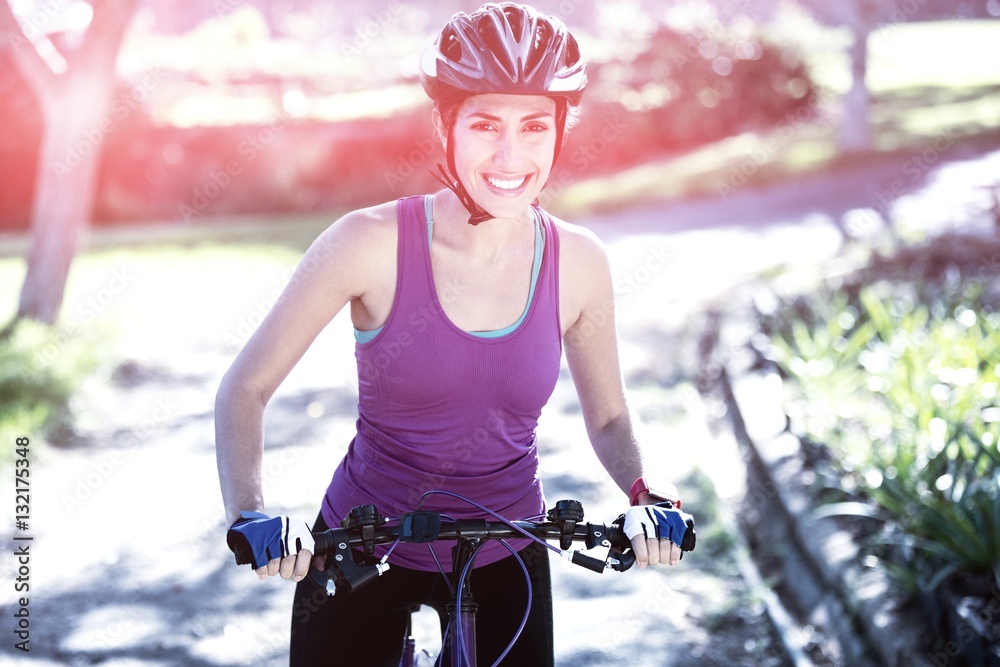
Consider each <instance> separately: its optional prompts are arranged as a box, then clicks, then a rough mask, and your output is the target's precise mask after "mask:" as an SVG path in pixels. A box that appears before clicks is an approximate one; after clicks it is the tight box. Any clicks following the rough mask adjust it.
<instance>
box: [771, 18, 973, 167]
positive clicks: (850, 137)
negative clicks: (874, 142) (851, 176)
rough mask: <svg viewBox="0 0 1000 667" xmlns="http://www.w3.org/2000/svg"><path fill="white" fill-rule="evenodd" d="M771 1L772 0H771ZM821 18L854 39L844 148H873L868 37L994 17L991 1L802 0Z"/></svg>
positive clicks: (843, 126) (843, 124)
mask: <svg viewBox="0 0 1000 667" xmlns="http://www.w3.org/2000/svg"><path fill="white" fill-rule="evenodd" d="M768 2H770V0H768ZM798 2H799V4H801V5H802V6H803V7H805V8H806V9H807V10H808V11H809V12H810V13H811V14H812V15H813V16H815V17H816V19H817V20H818V21H820V22H821V23H824V24H826V25H832V26H844V27H846V28H847V29H848V30H849V31H850V32H851V33H852V36H853V38H854V41H853V42H852V43H851V45H850V47H849V48H848V56H849V59H850V69H851V88H850V90H849V91H848V92H847V94H846V95H845V97H844V112H843V116H842V118H841V123H840V131H839V134H838V146H839V148H840V149H841V150H843V151H863V150H868V149H870V148H871V131H870V126H869V120H868V112H869V108H870V106H871V95H870V93H869V91H868V86H867V84H866V83H865V75H866V74H867V72H868V38H869V36H870V35H871V34H872V33H873V32H874V31H875V30H877V29H878V28H882V27H884V26H887V25H892V24H898V23H906V22H915V21H935V20H942V19H955V18H964V19H974V18H990V17H991V14H990V12H989V7H988V5H989V2H988V0H960V1H957V2H956V0H906V2H898V1H896V0H846V1H842V2H830V1H829V0H798Z"/></svg>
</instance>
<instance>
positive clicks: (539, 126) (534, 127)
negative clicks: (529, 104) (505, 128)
mask: <svg viewBox="0 0 1000 667" xmlns="http://www.w3.org/2000/svg"><path fill="white" fill-rule="evenodd" d="M548 129H549V126H548V125H546V124H545V123H539V122H531V123H528V124H527V125H525V127H524V131H525V132H531V133H537V132H547V131H548Z"/></svg>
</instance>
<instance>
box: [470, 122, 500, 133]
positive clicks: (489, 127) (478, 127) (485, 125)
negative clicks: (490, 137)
mask: <svg viewBox="0 0 1000 667" xmlns="http://www.w3.org/2000/svg"><path fill="white" fill-rule="evenodd" d="M472 129H473V130H475V131H476V132H496V129H497V128H496V125H494V124H493V123H492V122H491V121H488V120H483V121H479V122H478V123H473V125H472Z"/></svg>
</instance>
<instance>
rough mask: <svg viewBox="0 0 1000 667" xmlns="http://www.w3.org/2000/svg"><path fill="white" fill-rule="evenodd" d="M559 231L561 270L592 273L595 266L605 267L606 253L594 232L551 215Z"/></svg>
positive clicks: (606, 262) (606, 261) (606, 263)
mask: <svg viewBox="0 0 1000 667" xmlns="http://www.w3.org/2000/svg"><path fill="white" fill-rule="evenodd" d="M552 220H553V221H554V222H555V224H556V229H557V230H558V231H559V257H560V264H561V270H562V271H563V272H566V271H570V272H573V273H581V274H586V273H593V272H594V269H595V268H597V267H607V265H608V253H607V249H606V248H605V246H604V243H603V242H602V241H601V239H599V238H598V237H597V235H596V234H594V232H592V231H591V230H589V229H587V228H586V227H581V226H580V225H575V224H572V223H569V222H566V221H565V220H560V219H559V218H556V217H554V216H553V218H552Z"/></svg>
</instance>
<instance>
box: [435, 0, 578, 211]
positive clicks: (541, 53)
mask: <svg viewBox="0 0 1000 667" xmlns="http://www.w3.org/2000/svg"><path fill="white" fill-rule="evenodd" d="M420 82H421V84H422V85H423V87H424V91H425V92H426V93H427V95H428V96H429V97H430V98H431V99H432V100H434V101H435V102H440V101H442V100H447V99H450V100H458V99H462V98H464V97H468V96H471V95H483V94H487V93H504V94H515V95H545V96H546V97H551V98H553V99H555V101H556V146H555V154H554V155H553V158H552V161H553V163H555V160H556V159H557V158H558V157H559V148H560V146H561V144H562V138H563V133H564V131H565V126H566V117H567V114H568V107H569V106H570V105H572V106H577V105H578V104H579V103H580V98H581V97H582V96H583V91H584V89H585V88H586V87H587V70H586V64H585V63H584V61H583V58H582V57H581V56H580V48H579V46H578V44H577V42H576V39H575V38H574V37H573V35H572V34H570V32H569V30H568V29H567V28H566V25H565V24H564V23H563V22H562V21H561V20H559V19H557V18H555V17H552V16H547V15H545V14H541V13H539V12H538V11H536V10H535V9H534V8H533V7H530V6H528V5H519V4H516V3H513V2H504V3H488V4H485V5H483V6H482V7H480V8H479V9H478V10H476V11H475V12H473V13H472V14H470V15H467V14H465V13H464V12H459V13H457V14H455V15H454V16H452V17H451V19H450V20H449V21H448V23H447V24H446V25H445V26H444V28H443V29H442V30H441V33H440V34H439V35H438V37H437V38H436V39H435V40H434V42H433V43H432V44H431V45H429V46H428V47H427V48H426V49H425V50H424V53H423V55H422V56H421V59H420ZM448 132H449V136H448V145H447V148H446V153H447V160H448V169H449V170H450V171H446V170H445V168H444V166H443V165H440V164H439V165H438V171H439V172H440V175H438V174H434V176H435V177H436V178H437V179H438V180H440V181H441V182H442V183H444V185H446V186H447V187H449V188H450V189H451V190H452V191H453V192H455V194H456V195H458V198H459V199H460V200H461V201H462V203H463V204H464V205H465V207H466V208H467V209H468V210H469V212H470V213H471V214H472V217H471V218H470V219H469V223H470V224H473V225H476V224H479V223H480V222H483V221H484V220H488V219H490V218H491V217H493V216H491V215H490V214H489V213H487V212H486V211H484V210H482V209H481V208H480V207H479V205H478V204H476V202H475V201H473V199H472V198H471V197H470V196H469V194H468V192H467V191H466V189H465V187H464V186H463V185H462V183H461V181H460V180H459V179H458V177H457V175H456V174H457V169H456V168H455V155H454V150H453V147H452V141H451V132H452V128H449V130H448ZM432 173H433V172H432Z"/></svg>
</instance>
